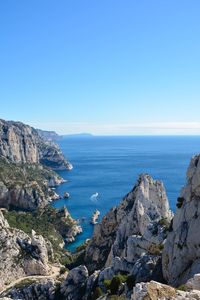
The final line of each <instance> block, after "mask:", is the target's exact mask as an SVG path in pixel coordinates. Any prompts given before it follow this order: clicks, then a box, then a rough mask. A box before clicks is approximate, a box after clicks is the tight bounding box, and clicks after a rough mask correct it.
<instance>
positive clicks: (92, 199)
mask: <svg viewBox="0 0 200 300" xmlns="http://www.w3.org/2000/svg"><path fill="white" fill-rule="evenodd" d="M98 196H99V193H95V194H93V195H92V196H91V197H90V200H91V201H92V202H97V201H98V199H97V198H98Z"/></svg>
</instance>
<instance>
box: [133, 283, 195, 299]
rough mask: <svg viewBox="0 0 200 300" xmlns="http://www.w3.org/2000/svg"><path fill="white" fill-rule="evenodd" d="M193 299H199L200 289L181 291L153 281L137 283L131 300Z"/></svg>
mask: <svg viewBox="0 0 200 300" xmlns="http://www.w3.org/2000/svg"><path fill="white" fill-rule="evenodd" d="M158 299H162V300H169V299H171V300H195V299H198V300H199V299H200V291H198V290H191V291H181V290H176V289H174V288H173V287H170V286H169V285H165V284H161V283H158V282H155V281H150V282H147V283H137V284H136V286H135V287H134V288H133V294H132V296H131V300H158Z"/></svg>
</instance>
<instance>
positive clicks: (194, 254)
mask: <svg viewBox="0 0 200 300" xmlns="http://www.w3.org/2000/svg"><path fill="white" fill-rule="evenodd" d="M199 228H200V155H196V156H194V157H193V158H192V160H191V162H190V165H189V168H188V171H187V182H186V185H185V186H184V187H183V189H182V191H181V193H180V196H179V198H178V201H177V211H176V214H175V216H174V219H173V226H172V231H171V232H170V233H169V234H168V237H167V240H166V243H165V247H164V250H163V255H162V262H163V274H164V276H165V279H166V280H167V281H168V282H169V283H170V284H172V285H175V286H178V285H180V284H183V283H185V282H186V281H187V280H188V279H189V278H191V277H192V276H193V275H194V274H196V273H200V235H199Z"/></svg>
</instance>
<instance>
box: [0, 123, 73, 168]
mask: <svg viewBox="0 0 200 300" xmlns="http://www.w3.org/2000/svg"><path fill="white" fill-rule="evenodd" d="M0 155H1V156H3V157H5V158H7V159H9V160H10V161H12V162H14V163H30V164H32V163H42V164H44V165H46V166H48V167H51V168H52V169H55V170H57V169H58V170H61V169H71V167H72V166H71V164H70V163H69V162H67V161H66V160H65V158H64V156H63V154H62V152H61V150H60V149H59V147H58V146H57V145H56V144H54V143H52V142H47V141H45V140H44V139H43V138H42V137H41V136H40V135H39V133H38V132H37V130H36V129H34V128H32V127H30V126H28V125H25V124H23V123H21V122H13V121H4V120H0Z"/></svg>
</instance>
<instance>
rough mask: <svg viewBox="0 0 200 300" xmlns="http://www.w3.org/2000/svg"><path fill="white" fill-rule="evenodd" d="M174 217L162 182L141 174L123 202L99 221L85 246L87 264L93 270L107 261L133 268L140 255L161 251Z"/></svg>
mask: <svg viewBox="0 0 200 300" xmlns="http://www.w3.org/2000/svg"><path fill="white" fill-rule="evenodd" d="M171 218H172V213H171V212H170V210H169V203H168V199H167V196H166V193H165V189H164V187H163V184H162V183H161V182H160V181H157V180H153V179H152V178H151V177H150V176H149V175H141V176H140V177H139V179H138V182H137V184H136V185H135V186H134V188H133V190H132V191H131V192H130V193H129V194H128V195H127V196H126V197H125V198H124V199H123V200H122V202H121V204H120V205H119V206H118V207H116V208H113V209H111V210H110V211H109V212H108V214H107V215H106V216H105V217H104V218H103V219H102V221H101V223H100V224H98V225H96V227H95V230H94V234H93V238H92V240H91V242H90V244H89V246H88V247H87V249H86V255H85V262H86V265H87V266H88V268H89V270H90V271H94V270H95V269H98V268H102V266H104V265H105V264H106V266H107V267H109V266H113V268H114V269H117V270H118V271H120V268H121V269H122V270H121V271H130V268H132V267H133V264H134V263H135V262H136V261H137V260H138V259H139V258H141V257H144V256H145V255H146V254H148V255H157V254H158V253H159V252H160V250H159V249H161V248H162V243H163V240H164V238H165V237H166V229H167V227H168V226H169V224H170V221H171ZM117 270H116V271H117Z"/></svg>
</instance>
